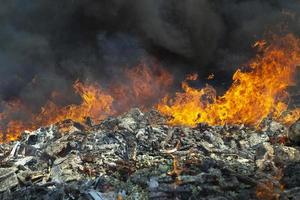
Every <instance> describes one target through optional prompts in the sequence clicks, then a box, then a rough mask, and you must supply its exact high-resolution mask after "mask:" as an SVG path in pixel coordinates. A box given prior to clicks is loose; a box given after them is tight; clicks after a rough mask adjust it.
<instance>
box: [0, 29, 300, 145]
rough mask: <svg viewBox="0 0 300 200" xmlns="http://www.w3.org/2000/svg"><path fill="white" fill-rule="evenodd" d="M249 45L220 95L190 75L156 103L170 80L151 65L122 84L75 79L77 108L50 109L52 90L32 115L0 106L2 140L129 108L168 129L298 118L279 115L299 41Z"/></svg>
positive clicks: (17, 106)
mask: <svg viewBox="0 0 300 200" xmlns="http://www.w3.org/2000/svg"><path fill="white" fill-rule="evenodd" d="M254 46H255V47H257V48H258V55H257V56H256V58H254V59H253V60H251V61H250V62H249V63H248V64H247V66H249V69H247V70H241V69H239V70H237V71H236V72H235V74H234V75H233V83H232V86H231V87H230V88H229V90H228V91H227V92H226V93H225V94H224V95H223V96H217V95H216V91H215V90H214V89H213V88H212V87H211V86H209V85H208V86H206V87H205V88H203V89H197V88H192V87H190V86H189V85H188V81H193V80H196V79H197V75H196V74H194V75H191V76H188V77H187V79H186V80H185V81H184V82H183V83H182V89H183V92H177V93H176V94H175V97H174V98H172V97H169V96H166V97H164V98H163V100H162V101H160V102H158V100H157V99H160V98H162V97H163V95H165V94H166V93H168V91H169V89H170V86H171V84H172V76H171V74H169V73H168V72H167V71H165V70H164V69H162V68H159V67H157V66H154V67H152V68H150V67H147V66H146V65H140V66H137V67H135V68H132V69H129V70H125V72H124V74H125V77H126V80H127V81H126V83H121V82H119V83H115V84H112V85H111V86H109V87H108V88H106V89H103V88H102V87H101V86H100V85H99V84H96V83H82V82H79V81H76V82H75V83H74V85H73V88H74V90H75V92H76V93H77V94H79V95H80V97H81V99H82V103H81V104H79V105H69V106H65V107H60V106H58V105H56V104H55V103H54V101H53V100H55V98H59V97H60V96H61V95H62V94H58V93H56V92H53V93H52V96H51V100H49V101H48V102H47V103H46V105H45V106H43V107H42V108H41V111H40V112H39V113H38V114H34V113H33V112H32V111H31V110H30V109H28V108H27V107H26V105H23V104H22V102H20V101H19V100H16V101H11V102H8V103H4V105H3V111H2V113H0V119H1V126H0V130H1V135H3V138H2V141H10V140H15V139H17V137H18V136H19V135H20V133H22V132H23V131H24V130H34V129H36V128H38V127H41V126H46V125H50V124H53V123H57V122H59V121H62V120H64V119H72V120H74V121H78V122H84V121H85V120H86V119H87V118H88V117H90V118H92V120H94V121H95V122H99V121H100V120H103V119H104V118H106V117H108V116H112V115H116V114H120V113H122V112H125V111H126V110H128V109H130V108H131V107H140V108H142V109H149V108H151V107H153V106H154V107H156V108H157V109H158V111H160V113H161V114H163V115H165V116H169V117H170V120H169V123H170V124H172V125H188V126H195V125H197V124H198V123H208V124H210V125H224V124H247V125H254V126H258V125H259V124H260V123H261V121H262V120H263V119H265V118H266V117H268V116H271V117H272V118H273V119H276V120H279V121H281V122H283V123H286V124H291V123H293V122H294V121H296V120H297V119H298V118H299V117H300V109H299V108H298V109H295V110H292V111H290V112H289V113H284V112H285V111H286V110H287V108H288V103H287V102H288V101H289V96H288V93H287V91H286V89H287V88H288V87H289V86H292V85H293V84H295V79H296V77H295V73H296V70H297V67H298V66H299V63H300V42H299V39H297V38H295V37H294V36H293V35H291V34H288V35H286V36H282V37H279V36H273V38H272V40H271V41H270V42H269V43H267V42H265V41H260V42H257V43H256V44H255V45H254ZM155 104H157V105H155ZM16 115H17V116H16ZM20 116H21V117H20ZM22 116H25V117H22ZM22 118H23V119H22ZM24 118H25V120H24Z"/></svg>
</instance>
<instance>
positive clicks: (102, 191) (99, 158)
mask: <svg viewBox="0 0 300 200" xmlns="http://www.w3.org/2000/svg"><path fill="white" fill-rule="evenodd" d="M298 123H300V122H298ZM293 131H297V129H295V128H294V129H293ZM298 131H299V130H298ZM287 136H288V129H287V127H284V126H282V125H281V124H279V123H277V122H274V121H272V120H266V121H265V122H264V124H263V125H262V127H261V128H260V129H257V128H256V129H255V128H249V127H246V126H207V125H205V124H200V125H199V126H197V127H195V128H187V127H174V126H168V125H166V123H165V121H164V118H163V117H161V116H160V115H159V114H158V113H157V112H156V111H150V112H147V113H142V112H141V111H139V110H138V109H133V110H131V111H130V112H128V113H126V114H124V115H122V116H120V117H116V118H109V119H106V120H105V121H103V122H102V123H101V124H96V125H92V123H89V125H86V124H84V125H82V124H78V123H75V122H72V121H64V122H61V123H59V124H55V125H52V126H49V127H44V128H40V129H38V130H36V131H33V132H27V133H24V134H23V135H22V138H20V140H19V141H16V142H11V143H9V144H2V145H0V160H1V162H0V199H14V200H17V199H22V200H23V199H92V200H110V199H300V152H299V148H298V147H297V146H295V145H293V144H292V143H291V142H289V141H288V139H287Z"/></svg>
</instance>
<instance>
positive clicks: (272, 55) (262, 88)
mask: <svg viewBox="0 0 300 200" xmlns="http://www.w3.org/2000/svg"><path fill="white" fill-rule="evenodd" d="M254 46H255V47H257V48H258V50H259V53H258V55H257V56H256V57H255V58H254V59H252V60H251V61H250V62H249V64H248V66H249V67H250V70H249V71H248V72H243V71H242V70H241V69H239V70H237V71H236V72H235V73H234V75H233V84H232V86H231V87H230V88H229V90H228V91H227V92H226V93H225V94H224V95H223V96H219V97H217V96H216V92H215V90H214V89H213V88H212V87H211V86H208V85H207V86H206V87H204V88H203V89H196V88H192V87H190V86H189V85H188V80H194V79H195V76H192V77H188V78H187V80H186V81H184V82H183V83H182V89H183V92H178V93H176V95H175V98H171V97H169V96H166V97H165V98H164V99H163V100H162V102H161V103H160V104H158V106H157V108H158V110H159V111H160V112H161V113H162V114H164V115H166V116H169V117H170V121H169V122H170V124H173V125H174V124H175V125H178V124H179V125H188V126H195V125H196V124H197V123H202V122H205V123H208V124H210V125H224V124H247V125H258V124H259V123H260V122H261V121H262V120H263V119H264V118H266V117H267V116H269V115H272V117H273V118H275V119H278V118H279V117H280V116H281V114H282V112H283V111H285V110H286V109H287V107H288V105H287V103H286V100H287V98H288V94H287V93H286V88H287V87H288V86H290V85H292V84H294V78H295V77H293V76H294V74H295V72H296V68H297V66H298V64H299V63H300V42H299V39H297V38H295V37H294V36H293V35H292V34H288V35H286V36H283V37H279V36H273V38H272V40H271V43H267V42H266V41H259V42H257V43H256V44H255V45H254ZM296 115H298V117H300V116H299V112H298V114H296Z"/></svg>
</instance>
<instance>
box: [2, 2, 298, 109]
mask: <svg viewBox="0 0 300 200" xmlns="http://www.w3.org/2000/svg"><path fill="white" fill-rule="evenodd" d="M299 16H300V2H299V1H298V0H222V1H221V0H185V1H182V0H166V1H158V0H157V1H155V0H42V1H41V0H26V1H24V0H2V1H1V6H0V99H1V101H8V100H11V99H13V98H16V97H17V98H21V99H23V101H27V102H28V103H29V105H30V104H31V105H32V106H33V107H36V106H37V105H38V106H40V105H43V103H44V102H45V100H46V99H48V97H49V95H50V93H51V91H53V90H59V91H61V92H64V93H66V94H70V98H66V100H65V101H66V102H65V103H67V102H68V101H72V100H73V98H72V93H71V92H70V91H71V85H72V83H73V82H74V81H75V80H76V79H82V80H85V79H92V80H97V81H99V82H101V83H103V84H104V85H105V84H106V83H108V82H110V81H113V79H114V78H117V77H118V74H120V73H121V71H122V69H124V67H132V66H134V65H136V64H137V63H139V62H140V61H141V60H156V61H159V62H160V63H161V65H162V66H164V67H166V68H167V69H168V70H169V71H171V72H172V73H174V75H175V77H176V80H182V78H183V77H184V75H185V74H186V73H190V72H193V71H196V72H199V74H200V78H205V77H207V75H209V74H210V73H215V77H216V79H215V80H214V81H213V82H212V84H215V85H217V86H222V84H223V83H225V86H224V87H226V84H228V82H229V83H230V77H231V74H232V72H233V71H234V70H235V69H236V67H238V66H240V65H241V64H243V63H245V62H246V61H247V60H248V59H249V58H250V57H251V56H253V53H254V52H253V50H252V48H251V44H253V42H254V41H255V40H257V39H261V38H263V37H264V35H265V34H266V32H268V31H271V30H272V31H275V32H276V31H278V32H279V31H287V32H293V33H294V34H296V35H297V34H299V33H300V25H299V24H300V18H299ZM38 106H37V107H38Z"/></svg>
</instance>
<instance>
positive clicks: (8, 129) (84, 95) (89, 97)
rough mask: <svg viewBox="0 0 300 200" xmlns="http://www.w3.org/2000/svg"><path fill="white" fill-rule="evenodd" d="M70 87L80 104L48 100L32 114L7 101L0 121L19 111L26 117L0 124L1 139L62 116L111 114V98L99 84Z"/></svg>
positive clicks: (95, 117)
mask: <svg viewBox="0 0 300 200" xmlns="http://www.w3.org/2000/svg"><path fill="white" fill-rule="evenodd" d="M73 88H74V90H75V92H76V93H78V94H79V95H80V97H81V99H82V102H81V104H79V105H75V104H74V105H69V106H66V107H62V108H61V107H59V106H57V105H56V104H55V103H54V102H52V101H48V102H47V103H46V105H45V106H43V107H42V108H41V111H40V112H39V113H38V114H36V115H35V114H33V113H31V112H30V111H29V110H28V109H26V106H25V105H23V104H22V102H21V101H14V102H9V103H8V104H7V105H6V109H5V112H2V113H1V122H2V124H5V123H6V121H7V120H9V119H10V118H11V117H12V116H13V115H16V114H17V115H20V113H21V112H24V113H25V116H26V118H27V119H26V120H25V119H16V120H10V121H8V122H7V124H6V125H2V126H1V133H2V134H3V136H5V137H6V138H3V139H2V140H7V141H12V140H16V139H17V138H18V137H19V136H20V134H21V133H22V132H23V131H25V130H29V131H31V130H34V129H37V128H38V127H41V126H46V125H50V124H54V123H57V122H59V121H62V120H65V119H71V120H74V121H78V122H84V121H85V120H86V117H91V118H92V119H93V120H95V121H99V120H101V119H103V118H105V117H106V116H107V115H108V114H113V110H112V102H113V98H112V97H111V96H110V95H108V94H106V93H105V92H104V91H103V90H102V89H101V87H100V86H99V85H97V84H95V83H94V84H83V83H81V82H79V81H76V82H75V83H74V85H73ZM1 142H3V141H1Z"/></svg>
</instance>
